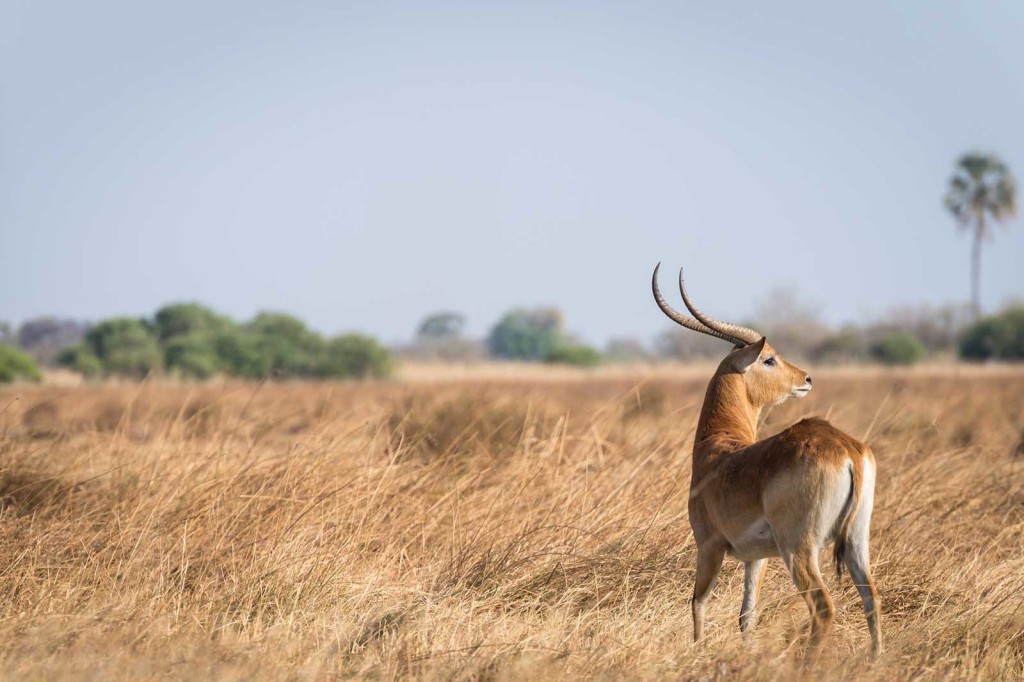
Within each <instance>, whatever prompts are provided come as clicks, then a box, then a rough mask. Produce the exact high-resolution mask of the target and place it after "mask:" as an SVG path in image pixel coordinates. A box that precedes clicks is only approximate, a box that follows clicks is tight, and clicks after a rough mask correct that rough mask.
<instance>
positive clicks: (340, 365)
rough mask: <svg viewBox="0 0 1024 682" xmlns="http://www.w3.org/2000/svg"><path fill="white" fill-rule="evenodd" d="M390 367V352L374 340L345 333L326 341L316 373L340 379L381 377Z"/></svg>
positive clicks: (389, 371) (387, 374)
mask: <svg viewBox="0 0 1024 682" xmlns="http://www.w3.org/2000/svg"><path fill="white" fill-rule="evenodd" d="M391 368H392V360H391V354H390V353H388V351H387V349H385V348H384V347H383V346H381V345H380V344H379V343H377V340H376V339H374V338H372V337H369V336H364V335H362V334H346V335H345V336H339V337H338V338H336V339H331V340H330V341H328V342H327V345H326V348H325V349H324V353H323V358H322V360H321V363H320V369H319V372H318V374H320V376H324V377H336V378H342V379H347V378H354V379H366V378H371V377H372V378H377V379H382V378H386V377H388V376H390V374H391Z"/></svg>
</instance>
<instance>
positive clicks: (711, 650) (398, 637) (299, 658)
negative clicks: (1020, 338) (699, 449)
mask: <svg viewBox="0 0 1024 682" xmlns="http://www.w3.org/2000/svg"><path fill="white" fill-rule="evenodd" d="M818 374H821V376H820V377H818V376H816V379H818V380H817V381H816V382H815V391H814V393H813V394H812V395H811V396H810V397H809V398H808V399H807V400H804V401H800V402H794V403H790V404H787V405H785V406H783V407H781V408H777V409H776V410H775V411H774V412H772V413H771V414H770V415H768V417H767V419H766V423H765V424H764V427H763V430H762V433H770V432H773V431H776V430H778V429H780V428H782V427H784V426H785V425H787V424H788V423H790V422H792V421H794V420H795V419H797V418H799V417H800V416H803V415H805V414H819V415H827V416H829V417H830V418H831V419H832V420H833V421H834V422H835V423H836V424H837V425H839V426H840V427H842V428H845V429H847V430H848V431H849V432H850V433H852V434H853V435H855V436H858V437H864V438H866V439H867V440H868V442H869V443H870V444H871V445H872V447H873V448H874V451H875V453H876V456H877V458H878V462H879V480H878V491H877V503H876V512H875V518H874V523H873V540H872V547H873V552H874V559H875V561H874V565H875V575H876V578H877V580H878V583H879V588H880V591H881V594H882V599H883V607H882V608H883V614H884V615H883V621H882V622H883V634H884V638H885V647H886V651H885V653H884V654H883V656H882V658H881V660H880V661H879V662H878V663H877V664H876V665H874V666H872V665H870V664H869V663H868V662H867V661H866V660H865V653H866V651H867V645H868V638H867V633H866V628H865V625H864V619H863V616H862V612H861V610H860V604H859V601H858V599H857V596H856V592H855V590H854V589H853V586H852V585H851V584H850V582H849V579H848V578H847V579H845V580H844V581H842V582H840V583H837V581H836V579H835V577H834V576H833V575H831V574H830V575H828V576H826V582H827V583H828V584H829V586H830V589H831V590H832V591H833V595H834V597H835V599H836V603H837V607H838V610H839V613H838V616H837V622H836V628H835V632H834V636H833V638H832V640H831V642H830V644H829V645H828V648H827V650H826V652H825V653H824V654H823V656H822V661H821V665H820V667H819V669H818V671H817V672H818V674H819V675H820V676H822V677H824V678H828V679H848V678H850V677H854V676H856V677H859V678H865V679H885V680H889V679H912V678H913V679H917V678H942V679H968V678H969V679H979V678H986V679H1014V678H1016V679H1020V678H1021V677H1024V606H1022V603H1024V550H1022V547H1024V471H1022V470H1024V442H1022V438H1024V433H1022V423H1024V419H1022V417H1024V379H1022V376H1021V374H1020V373H1015V374H1014V373H1008V374H1000V373H997V372H988V373H985V374H983V375H976V376H974V375H971V374H970V373H969V372H968V373H963V372H961V373H960V375H958V376H941V373H940V374H921V375H917V374H914V373H904V374H898V375H895V376H886V375H885V374H881V373H872V374H871V375H870V376H868V377H867V378H859V377H858V376H857V375H856V373H853V372H845V373H836V374H833V375H832V376H828V375H827V374H822V373H818ZM705 383H706V377H701V378H696V377H686V376H675V377H673V378H671V379H661V380H654V379H643V380H638V379H635V378H633V379H631V378H629V377H624V376H614V377H602V376H600V375H598V376H595V377H591V378H589V379H585V378H584V379H581V378H580V377H572V378H566V379H565V380H559V381H551V380H548V381H532V380H524V379H523V378H522V377H519V378H515V377H512V378H509V379H506V380H502V379H491V380H487V381H479V380H478V381H473V380H464V381H459V382H447V383H446V382H428V381H421V382H418V383H391V384H369V385H326V384H295V385H267V386H263V387H260V388H257V387H255V386H253V385H243V384H228V385H223V386H221V385H216V386H214V385H208V386H200V387H189V386H175V385H159V384H147V385H142V386H105V387H103V386H101V387H67V386H49V387H41V388H28V389H17V390H15V389H7V390H5V391H3V392H0V410H3V413H2V415H0V533H2V535H0V537H2V550H0V551H2V559H0V566H2V567H3V568H2V571H3V575H2V579H0V614H2V617H0V643H2V644H0V672H2V674H3V677H5V678H17V679H38V678H61V679H75V678H81V679H133V680H134V679H146V678H165V677H169V678H178V679H195V678H217V679H256V678H287V679H307V678H309V679H318V678H322V677H348V676H367V677H375V678H394V677H422V678H431V679H432V678H444V679H451V678H455V679H463V678H474V679H476V678H500V679H510V678H531V679H537V678H561V677H571V678H594V677H598V678H630V679H634V678H636V679H662V678H675V679H678V678H725V677H729V678H740V679H747V678H756V679H790V678H791V677H792V675H793V671H794V666H795V665H796V664H797V662H798V660H799V654H800V650H801V646H802V640H803V638H804V633H805V630H806V625H807V614H806V609H805V606H804V604H803V601H802V600H801V599H800V598H799V596H798V595H797V594H796V592H795V588H793V587H792V586H791V584H790V582H789V580H788V578H787V577H786V575H785V571H784V570H783V568H782V566H781V563H780V562H778V561H777V560H776V561H775V562H773V563H772V565H771V567H770V568H769V572H768V578H767V581H766V585H765V590H764V595H763V596H764V604H765V607H764V611H763V615H762V618H761V623H760V626H759V628H758V630H757V633H756V635H755V642H756V644H755V647H754V648H753V649H752V650H751V649H747V648H745V647H744V646H743V645H742V643H741V640H740V637H739V633H738V626H737V615H738V611H739V603H740V591H741V579H742V571H741V570H740V565H739V564H738V563H737V562H735V561H733V560H727V562H726V567H725V570H724V572H723V576H722V579H721V581H720V583H719V586H718V587H717V588H716V590H715V593H714V595H713V597H712V600H711V602H710V605H709V609H708V611H709V612H708V617H709V628H710V637H709V639H708V640H707V641H706V642H705V643H704V644H703V645H702V646H699V647H698V646H694V645H693V644H692V643H691V624H690V614H689V596H690V589H691V580H692V574H693V543H692V540H691V538H690V531H689V527H688V523H687V519H686V502H685V501H686V490H687V486H688V481H689V451H690V447H691V439H692V434H693V429H694V425H695V421H696V417H697V413H698V410H699V408H700V402H701V399H702V397H703V389H704V386H705ZM18 393H20V399H19V400H16V401H14V398H15V396H16V394H18ZM12 401H13V402H12Z"/></svg>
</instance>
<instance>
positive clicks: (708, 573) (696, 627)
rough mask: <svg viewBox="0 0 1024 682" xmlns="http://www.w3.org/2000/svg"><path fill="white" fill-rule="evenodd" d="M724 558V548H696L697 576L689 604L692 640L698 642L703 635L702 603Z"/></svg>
mask: <svg viewBox="0 0 1024 682" xmlns="http://www.w3.org/2000/svg"><path fill="white" fill-rule="evenodd" d="M724 559H725V548H723V547H719V546H717V545H715V546H710V547H708V546H705V547H698V548H697V577H696V579H695V580H694V582H693V600H692V601H691V602H690V606H691V609H692V612H693V641H694V642H699V641H700V639H701V637H703V636H704V605H705V603H706V602H707V600H708V595H709V594H711V588H713V587H714V586H715V581H716V580H718V572H719V571H721V570H722V561H723V560H724Z"/></svg>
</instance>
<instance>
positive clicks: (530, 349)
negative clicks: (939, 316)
mask: <svg viewBox="0 0 1024 682" xmlns="http://www.w3.org/2000/svg"><path fill="white" fill-rule="evenodd" d="M561 338H562V316H561V314H560V313H559V312H558V311H557V310H553V309H547V308H542V309H539V310H513V311H512V312H510V313H508V314H506V315H505V316H504V317H503V318H501V320H499V321H498V323H497V324H496V325H494V328H493V329H491V333H490V335H489V336H488V338H487V345H488V348H489V349H490V351H491V354H492V355H493V356H494V357H497V358H507V359H511V360H545V359H547V358H548V356H550V355H551V353H552V351H554V349H555V346H557V345H558V344H559V341H560V340H561Z"/></svg>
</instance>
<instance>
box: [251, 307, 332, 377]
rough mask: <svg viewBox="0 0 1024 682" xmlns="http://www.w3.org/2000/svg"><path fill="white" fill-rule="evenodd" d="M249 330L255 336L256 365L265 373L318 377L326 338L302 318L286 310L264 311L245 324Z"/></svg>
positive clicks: (264, 374) (253, 346)
mask: <svg viewBox="0 0 1024 682" xmlns="http://www.w3.org/2000/svg"><path fill="white" fill-rule="evenodd" d="M245 332H246V334H248V335H250V336H251V337H252V341H251V343H252V344H253V345H252V346H251V347H250V348H249V351H250V352H252V353H253V354H254V355H253V358H252V360H254V363H253V367H254V368H255V367H258V368H259V369H260V370H261V372H262V376H267V375H268V374H269V373H272V372H281V373H283V374H285V375H291V376H314V375H316V374H317V373H318V372H319V369H320V364H321V358H322V355H323V351H324V340H323V338H321V337H320V335H319V334H317V333H316V332H313V331H310V330H309V329H307V328H306V324H305V323H304V322H302V320H299V319H296V318H294V317H292V316H291V315H285V314H284V313H260V314H259V315H257V316H256V317H255V318H254V319H253V321H252V322H250V323H249V324H247V325H246V326H245Z"/></svg>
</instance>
